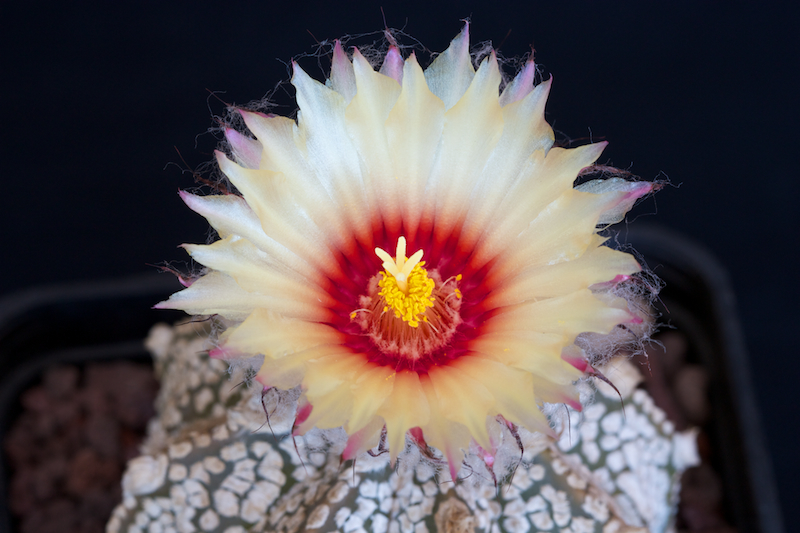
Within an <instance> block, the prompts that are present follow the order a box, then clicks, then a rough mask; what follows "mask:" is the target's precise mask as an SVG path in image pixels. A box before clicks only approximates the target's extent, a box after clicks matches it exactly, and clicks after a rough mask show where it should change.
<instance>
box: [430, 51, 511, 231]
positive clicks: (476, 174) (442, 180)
mask: <svg viewBox="0 0 800 533" xmlns="http://www.w3.org/2000/svg"><path fill="white" fill-rule="evenodd" d="M499 86H500V70H499V68H498V66H497V58H496V57H495V56H494V54H493V53H492V54H491V55H490V56H489V57H487V58H486V59H484V61H483V63H482V64H481V66H480V68H479V69H478V72H477V74H476V75H475V77H474V78H473V80H472V83H471V84H470V86H469V88H468V89H467V91H466V93H464V95H463V96H462V97H461V99H460V100H459V101H458V103H456V104H455V105H454V106H453V107H452V108H450V109H449V110H448V111H447V112H446V113H445V125H444V130H443V132H442V148H441V150H440V152H439V155H438V157H437V160H436V164H435V166H434V169H433V172H432V173H431V180H430V183H429V184H428V189H429V192H428V194H427V200H428V202H427V207H426V208H425V210H426V212H429V213H435V218H436V223H435V235H436V237H437V238H438V239H440V240H442V239H445V238H446V237H447V236H448V235H450V233H452V231H453V229H454V226H455V225H456V224H457V223H459V222H460V221H461V220H462V219H463V217H464V215H465V214H466V210H467V208H468V206H469V199H470V196H471V195H472V192H473V189H474V188H475V185H476V183H477V181H478V179H479V178H480V177H481V175H482V174H483V170H484V167H485V165H486V161H487V159H489V155H490V154H491V153H492V150H494V148H495V145H496V144H497V141H498V140H499V139H500V135H501V133H502V131H503V111H502V108H501V107H500V103H499V102H498V99H497V91H498V87H499Z"/></svg>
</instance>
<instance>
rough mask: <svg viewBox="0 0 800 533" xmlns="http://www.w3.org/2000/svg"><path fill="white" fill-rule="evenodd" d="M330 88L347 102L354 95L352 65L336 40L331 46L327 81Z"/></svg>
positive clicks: (354, 85) (354, 86)
mask: <svg viewBox="0 0 800 533" xmlns="http://www.w3.org/2000/svg"><path fill="white" fill-rule="evenodd" d="M328 81H329V82H330V85H331V88H332V89H333V90H334V91H336V92H337V93H339V94H341V95H342V96H343V97H344V101H345V102H349V101H350V100H352V99H353V97H354V96H355V95H356V78H355V75H354V74H353V64H352V63H350V59H348V57H347V54H346V53H345V51H344V49H343V48H342V43H341V42H339V41H338V40H337V41H336V43H335V44H334V46H333V61H332V62H331V77H330V78H329V80H328Z"/></svg>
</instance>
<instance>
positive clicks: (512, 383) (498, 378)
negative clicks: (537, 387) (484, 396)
mask: <svg viewBox="0 0 800 533" xmlns="http://www.w3.org/2000/svg"><path fill="white" fill-rule="evenodd" d="M457 367H458V368H459V369H460V370H462V371H464V373H466V374H467V375H468V376H470V377H471V378H472V379H474V380H475V381H477V382H479V383H480V384H481V385H483V386H484V387H486V389H487V390H488V391H489V392H490V393H491V394H492V396H494V400H495V406H494V408H493V411H492V412H491V413H490V414H492V415H497V414H501V415H503V417H504V418H506V419H507V420H509V421H511V422H513V423H515V424H519V425H521V426H523V427H525V428H527V429H528V430H530V431H540V432H542V433H551V432H552V431H551V430H550V425H549V423H548V422H547V418H546V417H545V416H544V414H542V412H541V411H539V409H538V408H537V406H536V397H535V394H534V387H533V376H531V374H529V373H528V372H524V371H522V370H518V369H515V368H509V367H507V366H506V365H504V364H502V363H499V362H497V361H492V360H491V359H488V358H486V357H481V356H464V357H460V358H459V359H458V361H457ZM494 411H496V412H494Z"/></svg>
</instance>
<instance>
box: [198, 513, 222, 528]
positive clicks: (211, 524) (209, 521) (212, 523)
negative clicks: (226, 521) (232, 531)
mask: <svg viewBox="0 0 800 533" xmlns="http://www.w3.org/2000/svg"><path fill="white" fill-rule="evenodd" d="M217 526H219V515H218V514H217V513H215V512H214V511H213V510H211V509H208V510H206V512H204V513H203V514H201V515H200V529H202V530H203V531H214V530H215V529H217Z"/></svg>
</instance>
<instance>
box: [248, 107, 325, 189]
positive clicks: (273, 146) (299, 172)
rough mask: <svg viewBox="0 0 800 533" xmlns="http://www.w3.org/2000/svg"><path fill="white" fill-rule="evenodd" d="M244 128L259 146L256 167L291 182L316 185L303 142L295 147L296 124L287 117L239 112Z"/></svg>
mask: <svg viewBox="0 0 800 533" xmlns="http://www.w3.org/2000/svg"><path fill="white" fill-rule="evenodd" d="M239 113H241V115H242V118H244V123H245V125H246V126H247V129H249V130H250V132H251V133H252V134H253V135H255V137H256V139H258V140H259V141H260V142H261V144H262V146H263V150H262V152H261V160H260V161H259V167H258V168H260V169H262V170H272V171H274V172H281V173H283V174H285V175H287V176H291V177H292V179H293V180H299V181H303V182H305V183H306V184H308V182H311V183H314V182H316V179H317V178H316V175H315V174H314V172H313V171H312V170H311V167H310V166H309V165H308V163H307V162H306V154H305V143H304V142H303V143H301V146H298V144H297V142H296V141H297V139H296V135H297V133H296V132H297V124H296V123H295V121H294V120H292V119H290V118H287V117H280V116H267V115H263V114H261V113H252V112H250V111H244V110H241V111H239Z"/></svg>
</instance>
